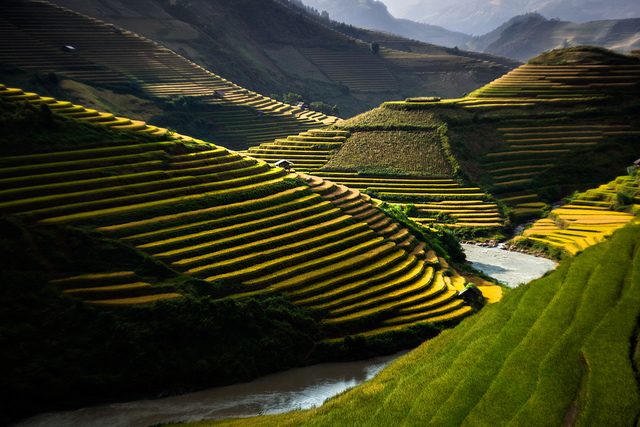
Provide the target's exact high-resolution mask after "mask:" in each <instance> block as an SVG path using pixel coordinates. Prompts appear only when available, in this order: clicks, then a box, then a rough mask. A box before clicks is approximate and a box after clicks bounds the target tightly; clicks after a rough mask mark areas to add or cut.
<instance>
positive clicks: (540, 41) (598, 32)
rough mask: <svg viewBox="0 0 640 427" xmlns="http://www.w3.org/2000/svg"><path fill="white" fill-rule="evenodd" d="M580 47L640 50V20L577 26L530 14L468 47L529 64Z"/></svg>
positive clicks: (588, 23) (610, 21)
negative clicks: (550, 52)
mask: <svg viewBox="0 0 640 427" xmlns="http://www.w3.org/2000/svg"><path fill="white" fill-rule="evenodd" d="M577 45H593V46H601V47H605V48H608V49H612V50H616V51H618V52H623V53H628V52H630V51H631V50H633V49H638V48H640V18H634V19H619V20H606V21H593V22H587V23H583V24H576V23H573V22H567V21H560V20H557V19H551V20H549V19H546V18H545V17H544V16H542V15H540V14H538V13H529V14H525V15H520V16H516V17H514V18H512V19H510V20H509V21H507V22H506V23H504V24H503V25H501V26H500V27H498V28H496V29H495V30H493V31H491V32H490V33H487V34H485V35H483V36H479V37H474V38H473V39H472V40H471V41H469V42H468V43H467V44H465V45H464V47H465V48H466V49H469V50H474V51H477V52H485V53H492V54H495V55H502V56H507V57H509V58H514V59H519V60H521V61H526V60H528V59H529V58H533V57H535V56H537V55H539V54H540V53H542V52H544V51H548V50H551V49H557V48H563V47H570V46H577Z"/></svg>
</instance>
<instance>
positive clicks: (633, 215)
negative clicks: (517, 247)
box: [516, 176, 640, 254]
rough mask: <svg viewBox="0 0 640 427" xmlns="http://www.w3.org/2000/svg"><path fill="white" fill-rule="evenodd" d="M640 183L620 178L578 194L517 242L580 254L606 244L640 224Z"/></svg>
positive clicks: (627, 178)
mask: <svg viewBox="0 0 640 427" xmlns="http://www.w3.org/2000/svg"><path fill="white" fill-rule="evenodd" d="M637 181H638V180H637V178H635V177H631V176H620V177H618V178H616V180H615V181H612V182H610V183H608V184H605V185H601V186H599V187H598V188H594V189H589V190H587V191H586V192H583V193H579V194H577V195H576V196H575V197H574V198H573V200H571V201H570V202H569V203H567V204H566V205H563V206H562V207H560V208H557V209H554V210H552V211H551V212H550V214H549V217H548V218H545V219H541V220H538V221H536V222H535V223H534V224H533V226H532V227H531V228H529V229H527V230H525V231H524V232H523V233H522V237H518V238H517V239H516V242H518V239H520V240H521V239H528V240H530V241H534V242H542V243H544V244H547V245H550V246H554V247H559V248H561V249H563V250H565V251H567V252H568V253H570V254H576V253H577V252H578V251H582V250H584V249H586V248H587V247H589V246H592V245H594V244H596V243H598V242H602V241H604V240H605V239H606V238H608V236H610V235H611V234H612V233H613V232H615V231H616V230H618V229H619V228H622V227H624V226H625V225H626V224H627V223H628V222H630V221H635V222H638V219H637V215H638V214H639V213H640V191H638V182H637ZM522 243H524V242H522ZM522 243H520V244H522Z"/></svg>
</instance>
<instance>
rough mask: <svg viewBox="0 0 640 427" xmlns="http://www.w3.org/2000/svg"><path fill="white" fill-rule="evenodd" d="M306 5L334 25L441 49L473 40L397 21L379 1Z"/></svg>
mask: <svg viewBox="0 0 640 427" xmlns="http://www.w3.org/2000/svg"><path fill="white" fill-rule="evenodd" d="M303 3H304V4H305V5H307V6H309V7H312V8H314V9H316V10H317V11H321V12H327V13H328V14H329V17H330V18H331V19H332V20H333V21H337V22H342V23H346V24H349V25H353V26H355V27H360V28H369V29H373V30H377V31H381V32H385V33H391V34H396V35H399V36H402V37H404V38H405V39H410V40H420V41H423V42H426V43H431V44H435V45H439V46H446V47H454V46H461V45H463V44H465V43H466V42H468V41H469V40H470V39H471V36H470V35H469V34H464V32H454V31H449V30H446V29H444V28H442V27H438V26H436V25H429V24H428V23H421V22H416V21H411V20H409V19H398V18H395V17H393V16H392V15H391V14H390V13H389V11H388V10H387V6H386V5H385V4H384V3H382V2H379V1H374V0H367V1H358V0H348V1H344V0H342V1H334V0H304V2H303Z"/></svg>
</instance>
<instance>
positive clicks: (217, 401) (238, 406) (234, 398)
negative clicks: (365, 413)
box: [16, 351, 407, 427]
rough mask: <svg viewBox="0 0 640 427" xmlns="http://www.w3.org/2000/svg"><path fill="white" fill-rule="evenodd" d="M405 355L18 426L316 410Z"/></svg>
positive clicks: (97, 426)
mask: <svg viewBox="0 0 640 427" xmlns="http://www.w3.org/2000/svg"><path fill="white" fill-rule="evenodd" d="M406 353H407V351H405V352H401V353H397V354H394V355H391V356H384V357H376V358H373V359H369V360H361V361H356V362H341V363H322V364H319V365H313V366H308V367H304V368H294V369H290V370H288V371H284V372H278V373H275V374H271V375H266V376H264V377H261V378H258V379H256V380H254V381H251V382H247V383H240V384H234V385H230V386H226V387H217V388H212V389H208V390H203V391H199V392H194V393H187V394H183V395H180V396H172V397H166V398H163V399H155V400H138V401H133V402H125V403H113V404H108V405H100V406H93V407H88V408H83V409H79V410H77V411H64V412H49V413H45V414H40V415H36V416H34V417H31V418H28V419H26V420H24V421H22V422H20V423H18V424H16V426H20V427H27V426H28V427H35V426H42V427H44V426H47V427H69V426H91V427H137V426H149V425H152V424H158V423H167V422H171V421H199V420H203V419H206V420H214V419H219V418H229V417H250V416H255V415H261V414H276V413H280V412H287V411H292V410H294V409H309V408H313V407H315V406H320V405H322V403H323V402H324V401H325V400H326V399H328V398H329V397H332V396H335V395H336V394H339V393H341V392H343V391H345V390H347V389H349V388H351V387H354V386H356V385H358V384H360V383H363V382H364V381H366V380H368V379H370V378H373V377H374V376H375V375H376V374H377V373H378V372H379V371H380V370H381V369H382V368H383V367H385V366H386V365H387V364H388V363H390V362H391V361H393V360H394V359H396V358H398V357H400V356H402V355H404V354H406Z"/></svg>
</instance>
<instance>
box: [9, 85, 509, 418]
mask: <svg viewBox="0 0 640 427" xmlns="http://www.w3.org/2000/svg"><path fill="white" fill-rule="evenodd" d="M0 120H1V123H2V128H3V135H2V139H1V141H2V143H3V146H4V147H5V150H4V154H3V156H2V157H0V214H1V215H2V218H1V220H0V228H2V230H3V231H2V244H1V245H0V250H2V255H3V258H4V259H7V260H11V262H9V263H7V265H6V266H5V267H4V268H3V269H2V272H1V273H0V274H1V275H2V277H1V280H2V283H3V284H4V285H3V292H2V294H1V295H0V297H1V298H2V301H3V303H2V304H0V306H1V307H2V313H1V317H2V318H3V323H2V328H3V329H2V331H3V333H2V334H0V341H1V342H0V348H1V349H2V350H0V351H1V352H2V360H4V361H7V363H6V364H5V365H4V366H5V367H4V368H3V369H4V371H3V375H2V376H1V378H2V389H3V392H5V393H6V394H7V397H6V398H5V404H6V407H4V408H5V409H3V411H2V416H3V419H2V421H3V422H5V421H9V420H13V419H15V418H16V417H19V416H24V415H27V414H31V413H33V412H36V411H43V410H51V409H60V408H64V407H74V406H76V405H80V404H88V403H91V402H99V401H105V400H109V399H116V398H118V399H119V398H123V397H135V396H137V397H142V396H156V395H158V394H160V393H166V392H175V391H176V390H187V389H197V388H201V387H207V386H213V385H221V384H227V383H230V382H235V381H238V380H247V379H251V378H254V377H256V376H258V375H262V374H265V373H267V372H272V371H274V370H279V369H285V368H288V367H291V366H295V365H302V364H307V363H316V362H319V361H326V360H341V359H349V358H362V357H368V356H371V355H374V354H382V353H389V352H393V351H397V350H398V349H399V348H406V347H411V346H415V345H417V344H419V343H420V342H422V341H423V340H424V339H426V338H428V337H432V336H434V335H437V334H438V333H439V332H440V331H441V330H442V329H444V328H448V327H450V326H452V325H454V324H456V323H457V322H459V321H460V319H462V318H464V317H466V316H468V315H470V314H472V313H473V312H474V311H475V309H474V307H475V308H476V309H477V308H479V307H480V306H481V305H482V302H481V301H480V302H478V303H477V304H473V306H472V305H470V304H468V303H466V302H465V301H463V300H462V299H461V298H459V297H458V293H459V292H460V291H462V290H463V289H464V288H465V286H466V285H467V281H466V279H465V278H464V277H463V276H462V275H461V274H460V273H461V272H462V271H459V270H458V268H459V267H456V265H458V264H457V263H461V262H463V260H464V255H463V254H462V252H461V250H460V247H459V244H458V242H457V241H456V240H455V239H454V238H453V236H452V235H451V234H450V233H447V232H445V231H442V230H440V231H430V230H424V229H421V228H419V227H417V226H415V225H414V224H413V223H411V222H410V221H408V220H407V219H406V217H405V216H404V215H403V212H402V211H400V210H399V209H396V208H394V207H392V206H388V205H381V206H380V205H379V204H378V203H376V202H375V201H374V200H372V199H371V198H370V197H369V196H367V195H365V194H362V193H360V192H359V191H358V190H356V189H351V188H348V187H346V186H343V185H337V184H335V183H333V182H331V181H326V180H324V179H322V178H319V177H314V176H309V175H304V174H296V173H292V172H289V171H287V170H285V169H283V168H280V167H272V166H270V165H268V164H267V163H264V162H261V161H257V160H255V159H252V158H249V157H243V156H241V155H239V154H238V153H236V152H233V151H229V150H227V149H226V148H223V147H220V146H216V145H213V144H211V143H207V142H204V141H201V140H197V139H193V138H190V137H187V136H183V135H179V134H176V133H172V132H170V131H167V130H166V129H159V128H157V127H155V126H151V125H148V124H146V123H144V122H140V121H132V120H129V119H126V118H122V117H114V116H113V115H112V114H110V113H104V112H99V111H96V110H93V109H86V108H84V107H82V106H78V105H73V104H71V103H69V102H65V101H58V100H56V99H54V98H50V97H40V96H39V95H37V94H35V93H26V92H24V91H22V90H21V89H18V88H10V87H6V86H4V85H0ZM311 132H314V131H313V130H312V131H311ZM315 132H318V134H319V135H324V136H325V137H326V136H327V135H330V136H332V137H338V135H340V134H344V132H343V131H320V130H318V131H315ZM460 268H462V267H460ZM465 277H466V276H465ZM492 287H493V286H492ZM481 288H482V287H481ZM498 291H500V289H498ZM500 293H501V292H498V294H500ZM489 294H490V295H492V297H491V298H492V300H493V299H494V298H495V297H494V295H496V292H495V291H494V290H491V292H489ZM240 324H242V325H243V326H239V325H240ZM225 325H227V326H225ZM228 325H234V326H233V327H228ZM354 335H358V336H359V338H358V339H356V340H354V339H352V338H351V337H352V336H354ZM258 341H259V343H258ZM249 347H250V348H251V349H250V350H247V349H248V348H249ZM282 352H286V353H287V356H286V357H283V355H282ZM132 355H135V357H132ZM158 355H162V357H159V356H158ZM230 361H233V362H230ZM7 369H8V370H9V371H10V372H6V370H7Z"/></svg>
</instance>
